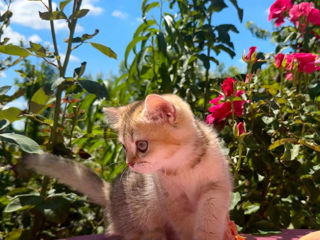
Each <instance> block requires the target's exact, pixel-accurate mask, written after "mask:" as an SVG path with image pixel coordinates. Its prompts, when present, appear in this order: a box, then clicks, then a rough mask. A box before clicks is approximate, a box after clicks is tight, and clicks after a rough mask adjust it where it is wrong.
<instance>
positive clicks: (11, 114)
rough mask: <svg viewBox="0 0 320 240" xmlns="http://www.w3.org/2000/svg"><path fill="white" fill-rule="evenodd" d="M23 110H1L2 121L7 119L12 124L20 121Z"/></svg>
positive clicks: (14, 108) (12, 108)
mask: <svg viewBox="0 0 320 240" xmlns="http://www.w3.org/2000/svg"><path fill="white" fill-rule="evenodd" d="M20 113H21V110H20V109H19V108H16V107H10V108H7V109H4V110H0V120H3V119H7V120H9V121H10V122H14V121H16V120H18V119H19V117H18V116H19V114H20Z"/></svg>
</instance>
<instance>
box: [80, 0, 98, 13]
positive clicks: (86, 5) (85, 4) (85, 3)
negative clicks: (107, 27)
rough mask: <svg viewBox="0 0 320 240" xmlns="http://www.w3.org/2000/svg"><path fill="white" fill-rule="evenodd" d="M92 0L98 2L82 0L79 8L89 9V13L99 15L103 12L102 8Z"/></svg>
mask: <svg viewBox="0 0 320 240" xmlns="http://www.w3.org/2000/svg"><path fill="white" fill-rule="evenodd" d="M94 2H98V0H83V1H82V4H81V8H84V9H89V10H90V12H89V14H92V15H100V14H101V13H103V8H101V7H96V6H94Z"/></svg>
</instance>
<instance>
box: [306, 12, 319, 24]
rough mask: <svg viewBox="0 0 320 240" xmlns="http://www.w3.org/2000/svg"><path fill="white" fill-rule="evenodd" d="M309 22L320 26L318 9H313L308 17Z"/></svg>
mask: <svg viewBox="0 0 320 240" xmlns="http://www.w3.org/2000/svg"><path fill="white" fill-rule="evenodd" d="M307 21H308V22H310V23H312V24H314V25H320V11H319V9H317V8H312V9H311V11H310V12H309V14H308V16H307Z"/></svg>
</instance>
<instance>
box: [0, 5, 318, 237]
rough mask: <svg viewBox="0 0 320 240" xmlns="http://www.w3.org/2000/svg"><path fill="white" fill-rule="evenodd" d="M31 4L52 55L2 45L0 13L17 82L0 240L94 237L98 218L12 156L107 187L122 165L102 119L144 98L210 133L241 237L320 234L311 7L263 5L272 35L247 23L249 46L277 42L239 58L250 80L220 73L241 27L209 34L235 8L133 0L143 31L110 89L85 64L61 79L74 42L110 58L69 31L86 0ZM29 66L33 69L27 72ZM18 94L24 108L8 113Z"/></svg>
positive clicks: (0, 134)
mask: <svg viewBox="0 0 320 240" xmlns="http://www.w3.org/2000/svg"><path fill="white" fill-rule="evenodd" d="M39 1H40V2H42V3H43V4H44V5H45V7H46V9H47V11H46V12H39V13H34V14H38V15H39V17H40V18H41V19H42V20H43V21H48V22H49V23H50V26H51V34H52V46H53V49H48V48H46V47H44V46H42V45H40V44H38V43H33V42H29V43H28V44H27V45H23V44H22V45H19V46H18V45H14V44H11V43H8V40H9V39H7V38H3V33H4V31H5V29H6V28H7V27H8V26H9V24H10V19H11V17H12V12H11V11H10V5H11V0H6V1H4V2H5V3H6V6H7V11H5V12H1V15H0V54H1V59H0V70H1V71H3V70H6V69H8V68H15V70H16V71H17V72H18V73H19V74H20V77H19V79H17V80H16V83H15V84H16V86H17V87H18V88H17V91H16V92H15V93H13V94H11V95H7V92H8V91H9V89H10V86H1V87H0V143H1V144H0V145H1V146H0V215H1V217H0V219H1V220H0V239H2V238H3V239H5V240H14V239H23V240H28V239H58V238H63V237H71V236H75V235H83V234H95V233H102V232H103V228H104V223H103V210H102V209H101V208H100V207H98V206H95V205H94V204H90V203H89V202H88V201H87V200H86V198H85V197H83V196H79V195H78V194H76V193H75V192H73V191H72V190H70V189H68V188H67V187H65V186H63V185H61V184H58V183H57V182H56V181H55V180H52V179H49V178H47V177H42V176H38V175H35V174H32V173H30V172H27V171H24V169H23V168H22V167H21V166H20V165H19V159H20V158H21V157H22V156H23V154H25V153H42V152H52V153H54V154H57V155H61V156H64V157H68V158H72V159H74V161H79V162H81V163H83V164H85V165H87V166H88V167H90V168H92V169H94V170H95V172H96V173H97V174H98V175H100V176H101V177H102V178H104V179H106V180H108V181H111V180H112V179H113V178H114V177H116V176H117V175H118V174H121V173H122V171H123V170H124V169H125V168H126V165H125V161H124V154H123V151H122V147H121V145H119V144H118V143H117V140H116V139H117V136H116V134H115V132H114V131H112V130H111V129H110V127H109V126H108V124H107V123H106V122H105V118H104V114H103V111H102V108H103V107H104V106H119V105H124V104H127V103H129V102H132V101H134V100H140V99H143V98H144V97H145V96H146V95H147V94H149V93H175V94H178V95H179V96H180V97H182V98H184V99H185V100H186V101H187V102H188V103H189V104H190V105H191V108H192V109H193V111H194V113H195V114H196V115H197V117H198V118H200V119H203V120H206V121H207V123H208V124H210V125H211V126H212V128H215V129H216V130H217V131H218V133H219V136H220V138H221V139H222V141H223V143H224V146H225V149H226V154H228V155H229V156H230V167H231V171H232V173H233V176H234V193H233V201H232V206H230V218H231V219H232V220H233V221H235V223H236V224H237V227H238V230H239V231H241V232H246V233H260V234H263V233H269V232H276V231H279V230H280V229H284V228H308V229H320V194H319V192H320V11H319V9H320V2H319V1H301V0H276V1H275V2H273V3H272V5H271V6H270V12H269V16H268V20H270V24H273V33H272V34H267V31H265V30H263V29H260V28H259V27H258V26H255V25H254V24H253V23H248V24H247V25H248V28H249V29H250V30H251V31H252V32H253V33H254V34H255V35H256V36H257V37H261V38H266V39H267V40H272V41H273V42H275V44H276V47H275V50H274V52H273V53H268V54H266V53H262V52H259V46H248V47H247V49H246V50H245V53H244V54H243V57H242V58H243V61H244V62H245V63H246V65H247V71H246V72H244V73H241V72H240V70H237V69H236V68H230V69H229V70H227V71H222V72H220V73H217V71H214V67H215V66H217V65H219V64H221V63H220V62H219V54H220V53H221V52H225V53H227V54H228V55H230V57H234V56H235V52H234V43H233V42H232V40H231V34H230V33H231V32H233V33H238V30H237V28H236V26H235V25H234V24H232V23H225V24H220V25H216V24H215V21H214V19H215V18H214V17H213V16H215V15H216V14H218V13H219V12H220V11H223V10H224V9H225V8H228V7H232V8H234V9H235V10H236V12H237V14H238V18H239V21H240V22H241V21H242V19H243V11H244V10H243V9H242V8H241V7H240V6H239V5H238V2H237V0H219V1H209V0H202V1H197V0H192V1H191V0H178V1H177V0H160V1H151V0H150V1H148V0H143V1H142V2H141V13H142V19H143V21H142V22H141V24H140V25H139V26H138V28H137V29H136V31H135V33H134V35H133V37H132V41H131V42H130V43H129V44H128V46H127V48H126V50H125V53H124V59H123V64H122V65H121V67H120V68H121V74H120V75H119V76H114V77H112V78H103V77H100V76H97V77H96V78H92V77H90V76H89V74H87V73H86V72H85V70H86V62H85V59H83V62H82V63H81V65H80V66H79V67H78V68H76V69H74V71H73V74H71V75H70V76H69V75H67V74H66V73H67V72H70V71H67V69H68V66H69V65H68V64H69V61H70V55H71V53H72V51H73V50H75V49H76V48H78V47H81V46H82V45H84V44H89V45H91V46H92V47H93V48H95V49H96V50H98V51H100V52H101V53H103V54H104V55H106V57H110V58H117V54H116V53H115V52H114V51H113V50H112V49H111V48H109V47H107V46H105V45H103V44H101V43H96V42H94V41H93V39H94V37H95V36H96V35H97V34H98V33H99V31H98V30H94V31H92V32H93V33H90V34H83V35H81V36H77V34H76V33H75V28H76V26H77V21H78V19H80V18H85V16H86V15H87V13H88V11H89V10H88V9H83V8H82V7H81V4H82V1H81V0H63V1H60V2H59V3H58V7H57V9H53V8H52V0H48V1H42V0H39ZM166 9H170V11H168V12H166V11H165V10H166ZM173 11H175V14H172V12H173ZM151 13H152V14H151ZM154 16H159V18H158V17H157V18H155V17H154ZM61 19H62V20H64V21H66V22H67V24H68V29H69V37H68V39H67V40H66V43H65V44H66V45H67V47H66V52H65V58H63V59H62V58H61V52H60V49H59V47H58V45H57V40H56V34H55V27H54V26H55V21H56V20H61ZM118 54H119V53H118ZM32 56H33V57H37V58H39V59H41V60H42V61H41V63H40V64H33V61H32V60H31V58H30V57H32ZM220 66H221V65H220ZM19 97H24V99H25V101H26V102H27V103H28V107H27V108H26V109H19V108H17V107H9V108H6V107H5V105H6V104H8V103H12V102H13V101H14V100H16V99H17V98H19ZM17 121H24V128H23V129H22V130H17V129H15V128H14V123H15V122H17Z"/></svg>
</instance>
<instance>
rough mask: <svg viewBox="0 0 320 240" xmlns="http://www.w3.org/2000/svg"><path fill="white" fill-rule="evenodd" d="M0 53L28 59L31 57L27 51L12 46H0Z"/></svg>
mask: <svg viewBox="0 0 320 240" xmlns="http://www.w3.org/2000/svg"><path fill="white" fill-rule="evenodd" d="M0 52H1V53H5V54H8V55H13V56H19V57H28V56H29V55H31V53H30V52H29V51H28V50H26V49H24V48H22V47H19V46H16V45H13V44H8V45H0Z"/></svg>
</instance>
